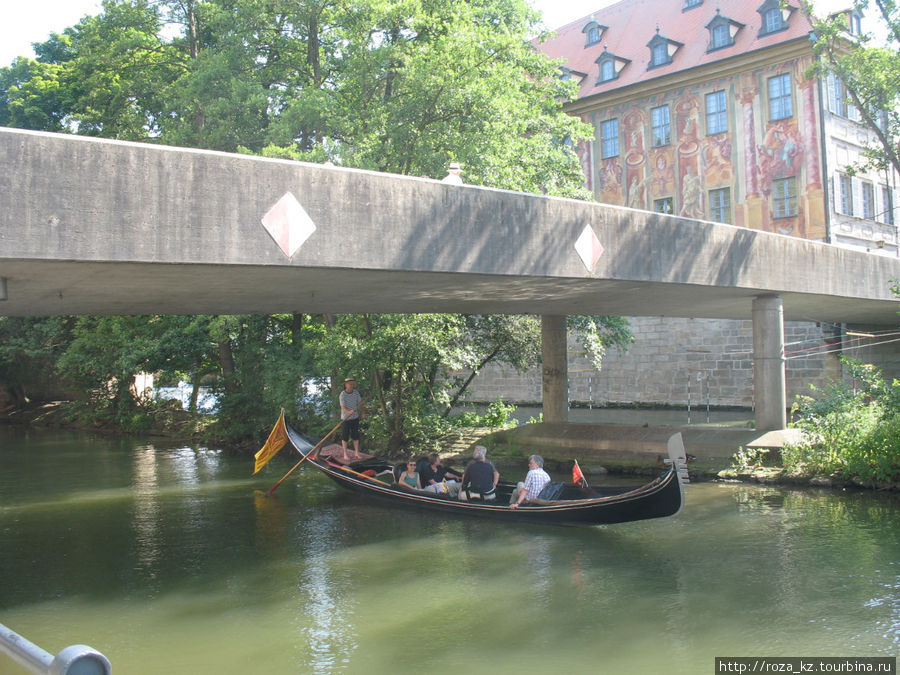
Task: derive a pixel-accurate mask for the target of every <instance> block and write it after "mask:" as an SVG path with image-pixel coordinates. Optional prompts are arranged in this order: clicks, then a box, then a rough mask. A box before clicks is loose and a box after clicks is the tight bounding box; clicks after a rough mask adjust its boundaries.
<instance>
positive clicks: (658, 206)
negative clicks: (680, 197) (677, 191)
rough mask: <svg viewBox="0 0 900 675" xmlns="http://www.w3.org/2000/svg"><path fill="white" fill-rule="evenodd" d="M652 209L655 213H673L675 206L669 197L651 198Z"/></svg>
mask: <svg viewBox="0 0 900 675" xmlns="http://www.w3.org/2000/svg"><path fill="white" fill-rule="evenodd" d="M653 210H654V211H656V212H657V213H674V212H675V208H674V205H673V203H672V198H671V197H664V198H663V199H654V200H653Z"/></svg>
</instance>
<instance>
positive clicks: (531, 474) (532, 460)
mask: <svg viewBox="0 0 900 675" xmlns="http://www.w3.org/2000/svg"><path fill="white" fill-rule="evenodd" d="M549 482H550V474H548V473H547V472H546V471H544V458H543V457H541V456H540V455H532V456H531V457H529V458H528V473H527V474H526V475H525V482H524V483H519V484H518V485H517V486H516V489H515V490H513V493H512V495H511V496H510V498H509V508H511V509H517V508H519V507H520V506H521V505H522V504H524V503H525V502H530V501H531V500H533V499H537V496H538V495H539V494H541V490H543V489H544V486H545V485H546V484H547V483H549Z"/></svg>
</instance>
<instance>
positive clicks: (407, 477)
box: [397, 460, 422, 490]
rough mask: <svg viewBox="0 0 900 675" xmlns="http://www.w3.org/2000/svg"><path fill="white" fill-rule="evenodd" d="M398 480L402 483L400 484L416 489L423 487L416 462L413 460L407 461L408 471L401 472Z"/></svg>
mask: <svg viewBox="0 0 900 675" xmlns="http://www.w3.org/2000/svg"><path fill="white" fill-rule="evenodd" d="M397 482H398V483H400V485H405V486H406V487H409V488H412V489H414V490H421V489H422V482H421V480H420V479H419V472H418V471H416V463H415V462H414V461H413V460H409V461H408V462H407V463H406V471H404V472H403V473H401V474H400V478H398V479H397Z"/></svg>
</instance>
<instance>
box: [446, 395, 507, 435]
mask: <svg viewBox="0 0 900 675" xmlns="http://www.w3.org/2000/svg"><path fill="white" fill-rule="evenodd" d="M515 411H516V406H514V405H509V404H507V403H504V402H503V398H502V397H501V398H498V399H497V400H496V401H492V402H491V403H490V404H489V405H488V407H487V410H485V411H484V412H483V413H481V414H479V413H477V412H472V411H466V412H463V413H460V414H459V415H454V416H453V417H452V418H451V419H452V420H453V421H454V422H456V423H458V424H459V425H461V426H465V427H490V428H493V429H505V428H507V427H509V426H511V423H510V419H509V417H510V415H512V414H513V413H514V412H515Z"/></svg>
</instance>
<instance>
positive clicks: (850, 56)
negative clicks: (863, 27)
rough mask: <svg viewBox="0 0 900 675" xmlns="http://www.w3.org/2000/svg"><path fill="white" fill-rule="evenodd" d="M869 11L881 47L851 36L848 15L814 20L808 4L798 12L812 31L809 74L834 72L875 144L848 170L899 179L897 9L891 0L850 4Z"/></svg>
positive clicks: (868, 38) (899, 19)
mask: <svg viewBox="0 0 900 675" xmlns="http://www.w3.org/2000/svg"><path fill="white" fill-rule="evenodd" d="M870 7H874V9H875V14H876V16H877V18H878V20H879V21H880V22H881V24H882V27H883V28H884V30H885V32H886V39H885V42H884V44H878V42H877V41H876V40H875V39H874V38H873V37H872V35H871V34H869V35H859V34H851V32H850V31H849V29H850V27H851V25H852V24H851V23H849V22H848V17H849V16H850V14H849V13H846V12H845V13H841V14H837V15H833V16H827V17H821V16H818V15H817V14H816V12H815V9H814V8H813V6H812V4H811V3H810V2H804V3H803V8H804V11H805V12H806V14H807V16H808V17H809V18H810V21H811V23H812V24H813V28H814V35H815V42H814V44H813V51H814V53H815V54H816V56H817V57H818V61H817V62H816V63H815V64H814V66H813V67H812V68H811V69H810V72H809V73H808V75H810V76H818V77H825V76H827V75H828V74H829V73H833V74H834V75H835V76H836V77H837V78H839V79H840V81H841V82H842V83H843V84H844V87H845V88H846V91H847V95H848V97H849V98H850V101H851V102H852V103H853V105H854V106H855V107H856V109H857V111H859V115H860V118H861V119H862V121H863V122H864V123H865V125H866V126H867V127H868V129H869V130H870V131H871V132H872V135H873V136H874V138H875V142H873V143H872V144H870V145H869V146H868V147H867V148H866V150H865V153H864V156H863V160H862V161H861V163H860V164H859V165H857V166H854V167H848V168H850V169H851V170H856V171H862V170H867V169H875V170H879V171H884V170H887V169H888V168H892V169H893V170H894V172H896V173H898V174H900V8H898V5H897V3H896V0H855V2H854V10H855V11H858V12H862V11H864V10H866V9H868V8H870Z"/></svg>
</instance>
